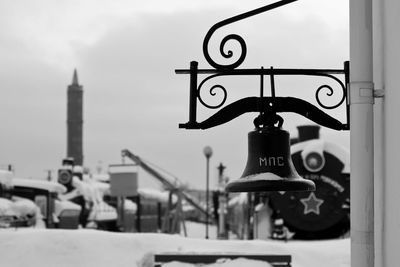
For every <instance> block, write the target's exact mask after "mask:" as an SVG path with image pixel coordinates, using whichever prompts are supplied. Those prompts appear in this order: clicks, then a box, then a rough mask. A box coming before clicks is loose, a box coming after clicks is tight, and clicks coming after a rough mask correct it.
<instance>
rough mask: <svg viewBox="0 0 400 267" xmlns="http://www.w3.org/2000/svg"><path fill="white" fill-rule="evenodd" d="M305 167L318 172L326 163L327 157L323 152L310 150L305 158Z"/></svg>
mask: <svg viewBox="0 0 400 267" xmlns="http://www.w3.org/2000/svg"><path fill="white" fill-rule="evenodd" d="M303 164H304V167H305V168H306V169H307V170H308V171H310V172H318V171H320V170H321V169H322V168H323V167H324V165H325V158H324V156H323V155H322V154H321V153H318V152H310V153H308V154H307V155H306V156H305V157H304V158H303Z"/></svg>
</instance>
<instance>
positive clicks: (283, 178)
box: [226, 126, 315, 192]
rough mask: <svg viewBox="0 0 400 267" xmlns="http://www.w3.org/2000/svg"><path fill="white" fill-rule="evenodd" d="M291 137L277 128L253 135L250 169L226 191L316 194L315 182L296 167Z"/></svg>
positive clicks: (256, 132)
mask: <svg viewBox="0 0 400 267" xmlns="http://www.w3.org/2000/svg"><path fill="white" fill-rule="evenodd" d="M289 138H290V137H289V133H288V132H287V131H284V130H282V129H281V128H280V127H276V126H265V127H263V128H259V129H256V130H254V131H252V132H249V134H248V144H249V147H248V158H247V164H246V168H245V170H244V172H243V174H242V176H241V177H240V178H239V179H237V180H234V181H231V182H229V183H228V184H227V185H226V191H228V192H264V191H314V190H315V184H314V182H313V181H311V180H307V179H304V178H302V177H301V176H300V175H299V174H298V173H297V171H296V169H295V167H294V165H293V162H292V158H291V154H290V141H289Z"/></svg>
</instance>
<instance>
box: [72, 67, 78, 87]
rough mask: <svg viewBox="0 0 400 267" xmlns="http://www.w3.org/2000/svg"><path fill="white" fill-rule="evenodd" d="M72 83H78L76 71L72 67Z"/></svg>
mask: <svg viewBox="0 0 400 267" xmlns="http://www.w3.org/2000/svg"><path fill="white" fill-rule="evenodd" d="M72 84H73V85H79V83H78V73H77V72H76V69H74V77H73V78H72Z"/></svg>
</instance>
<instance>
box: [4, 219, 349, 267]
mask: <svg viewBox="0 0 400 267" xmlns="http://www.w3.org/2000/svg"><path fill="white" fill-rule="evenodd" d="M186 226H187V228H188V232H189V235H188V236H189V237H183V236H180V235H167V234H156V233H113V232H105V231H98V230H87V229H80V230H55V229H53V230H52V229H32V228H30V229H29V228H28V229H22V228H21V229H7V230H1V231H0V266H6V267H9V266H10V267H14V266H15V267H47V266H48V267H63V266H73V267H91V266H94V267H110V266H113V267H125V266H126V267H128V266H129V267H133V266H138V267H150V266H152V263H153V262H152V259H153V255H154V253H158V252H181V253H184V252H191V253H202V252H208V253H222V252H225V253H250V254H251V253H254V254H257V253H258V254H284V255H292V266H293V267H317V266H318V267H320V266H324V267H346V266H350V240H349V239H338V240H328V241H289V242H283V241H272V240H270V241H263V240H215V239H209V240H205V239H204V235H202V233H204V232H203V231H204V228H202V227H199V226H198V225H196V224H192V223H187V224H186ZM195 228H196V229H195ZM193 229H195V230H193ZM199 230H201V231H200V232H199ZM211 230H213V229H211ZM191 232H198V233H197V234H196V235H197V236H198V237H191V236H192V235H191V234H190V233H191ZM212 234H213V231H210V238H213V235H212ZM244 265H247V266H255V267H258V266H266V265H265V263H263V264H262V263H261V262H255V261H250V260H244V259H237V260H233V261H229V262H225V263H224V264H214V265H213V266H214V267H217V266H218V267H228V266H229V267H236V266H238V267H239V266H240V267H242V266H244ZM167 266H168V267H178V266H179V267H184V266H185V267H192V266H194V265H191V264H183V263H177V262H173V263H170V264H168V265H167Z"/></svg>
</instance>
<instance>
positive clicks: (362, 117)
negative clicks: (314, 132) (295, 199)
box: [350, 0, 374, 267]
mask: <svg viewBox="0 0 400 267" xmlns="http://www.w3.org/2000/svg"><path fill="white" fill-rule="evenodd" d="M372 51H373V50H372V0H357V1H353V0H352V1H350V151H351V158H350V160H351V179H350V181H351V184H350V187H351V266H352V267H373V266H374V146H373V145H374V142H373V138H374V130H373V103H374V96H373V94H374V86H373V83H372V80H373V61H372Z"/></svg>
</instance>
